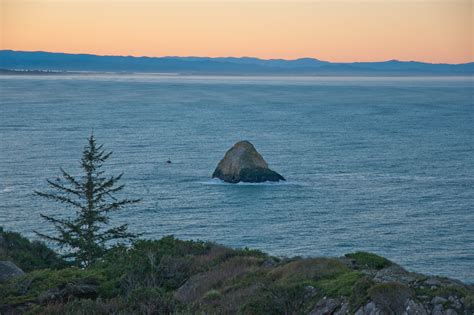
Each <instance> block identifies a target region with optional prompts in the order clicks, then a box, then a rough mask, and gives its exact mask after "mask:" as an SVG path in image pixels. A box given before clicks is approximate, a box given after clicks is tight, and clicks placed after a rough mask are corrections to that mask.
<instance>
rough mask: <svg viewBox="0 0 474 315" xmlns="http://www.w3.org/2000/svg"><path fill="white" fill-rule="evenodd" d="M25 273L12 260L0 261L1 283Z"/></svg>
mask: <svg viewBox="0 0 474 315" xmlns="http://www.w3.org/2000/svg"><path fill="white" fill-rule="evenodd" d="M23 274H25V273H24V272H23V270H21V269H20V268H18V267H17V265H15V264H14V263H12V262H11V261H0V283H1V282H5V281H7V280H9V279H11V278H13V277H18V276H21V275H23Z"/></svg>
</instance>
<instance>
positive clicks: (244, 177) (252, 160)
mask: <svg viewBox="0 0 474 315" xmlns="http://www.w3.org/2000/svg"><path fill="white" fill-rule="evenodd" d="M212 177H213V178H220V179H222V180H223V181H225V182H227V183H238V182H247V183H262V182H266V181H270V182H278V181H280V180H285V178H283V176H281V175H280V174H278V173H277V172H275V171H272V170H271V169H269V168H268V164H267V162H265V160H264V159H263V157H262V156H261V155H260V153H258V152H257V150H256V149H255V147H254V146H253V144H251V143H250V142H249V141H239V142H237V143H236V144H234V146H233V147H232V148H230V150H229V151H227V152H226V154H225V156H224V158H223V159H222V160H221V161H220V162H219V164H218V165H217V167H216V170H215V171H214V173H213V174H212Z"/></svg>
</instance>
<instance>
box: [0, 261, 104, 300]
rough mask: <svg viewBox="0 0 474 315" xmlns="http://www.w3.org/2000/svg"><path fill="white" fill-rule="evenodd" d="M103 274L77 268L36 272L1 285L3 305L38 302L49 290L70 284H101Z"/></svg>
mask: <svg viewBox="0 0 474 315" xmlns="http://www.w3.org/2000/svg"><path fill="white" fill-rule="evenodd" d="M103 280H104V277H103V275H102V274H100V273H98V272H97V271H94V270H83V269H79V268H75V267H71V268H65V269H61V270H48V269H45V270H35V271H32V272H30V273H28V274H26V275H24V276H20V277H17V278H14V279H11V280H10V281H8V282H7V283H4V284H2V285H0V305H1V304H6V305H8V304H22V303H25V302H33V301H37V300H38V298H39V297H40V295H41V294H44V293H45V292H47V291H48V290H51V289H58V288H64V287H65V286H66V285H68V284H77V283H81V282H83V283H101V282H102V281H103Z"/></svg>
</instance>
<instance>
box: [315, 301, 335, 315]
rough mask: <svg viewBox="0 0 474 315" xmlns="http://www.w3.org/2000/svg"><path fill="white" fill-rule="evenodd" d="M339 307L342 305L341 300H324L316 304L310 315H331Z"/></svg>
mask: <svg viewBox="0 0 474 315" xmlns="http://www.w3.org/2000/svg"><path fill="white" fill-rule="evenodd" d="M339 305H341V301H340V300H337V299H328V298H324V299H322V300H320V301H319V302H318V303H317V304H316V306H315V307H314V308H313V310H312V311H311V312H310V315H330V314H332V313H334V311H335V310H336V309H337V308H338V306H339Z"/></svg>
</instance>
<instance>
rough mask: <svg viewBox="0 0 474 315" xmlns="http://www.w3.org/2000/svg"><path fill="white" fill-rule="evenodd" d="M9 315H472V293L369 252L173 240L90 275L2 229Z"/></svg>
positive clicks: (145, 246)
mask: <svg viewBox="0 0 474 315" xmlns="http://www.w3.org/2000/svg"><path fill="white" fill-rule="evenodd" d="M0 233H1V234H0V260H3V261H4V260H7V261H12V262H13V263H15V264H16V265H17V266H19V267H21V268H22V269H23V270H24V271H26V273H25V274H24V275H21V276H17V277H14V278H12V279H10V280H8V281H6V282H4V283H0V305H1V307H0V313H1V314H21V313H28V314H354V313H355V314H430V313H433V314H435V313H436V312H437V313H436V314H472V311H473V309H474V289H473V287H472V286H469V285H466V284H463V283H461V282H459V281H456V280H451V279H447V278H441V277H430V276H425V275H422V274H416V273H410V272H407V271H406V270H404V269H403V268H402V267H400V266H398V265H397V264H395V263H393V262H390V261H389V260H387V259H385V258H383V257H380V256H377V255H375V254H371V253H364V252H358V253H352V254H347V255H345V256H344V257H339V258H300V257H294V258H279V257H272V256H270V255H267V254H265V253H263V252H261V251H258V250H250V249H231V248H228V247H225V246H221V245H218V244H214V243H210V242H203V241H182V240H178V239H176V238H174V237H172V236H167V237H164V238H162V239H160V240H138V241H136V242H134V243H133V245H132V246H130V247H124V246H119V247H115V248H113V249H112V250H111V251H110V252H108V253H107V254H106V255H105V256H104V257H103V258H102V259H101V260H100V261H98V262H96V263H95V264H93V265H91V266H89V267H87V268H78V267H71V266H68V263H67V262H65V261H63V260H61V259H60V258H58V256H57V255H56V254H55V253H54V252H53V251H52V250H50V249H48V247H46V246H45V245H44V244H42V243H39V242H30V241H28V240H27V239H25V238H23V237H21V236H20V235H19V234H17V233H12V232H4V231H3V230H1V231H0Z"/></svg>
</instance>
